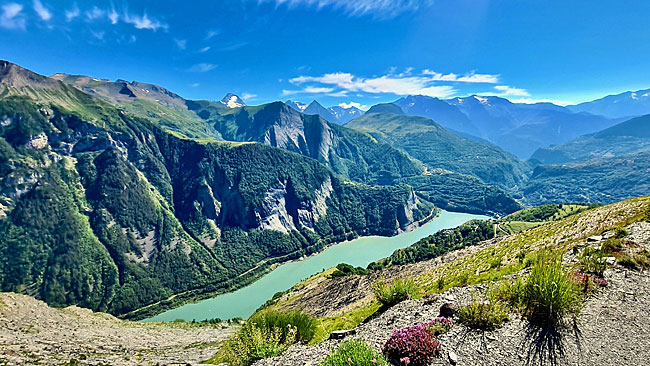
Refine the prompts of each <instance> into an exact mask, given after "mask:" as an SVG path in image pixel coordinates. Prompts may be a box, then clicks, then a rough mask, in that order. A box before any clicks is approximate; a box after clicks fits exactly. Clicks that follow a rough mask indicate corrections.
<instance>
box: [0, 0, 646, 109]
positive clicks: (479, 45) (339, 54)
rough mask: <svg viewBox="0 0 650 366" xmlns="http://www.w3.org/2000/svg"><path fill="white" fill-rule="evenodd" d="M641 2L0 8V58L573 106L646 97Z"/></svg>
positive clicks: (106, 71)
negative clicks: (636, 94)
mask: <svg viewBox="0 0 650 366" xmlns="http://www.w3.org/2000/svg"><path fill="white" fill-rule="evenodd" d="M648 15H650V2H649V1H635V0H630V1H625V2H622V1H603V0H590V1H574V0H572V1H566V0H564V1H551V0H548V1H543V0H541V1H540V0H537V1H528V0H501V1H489V0H448V1H443V0H437V1H432V0H393V1H390V0H356V1H345V0H223V1H218V0H213V1H191V2H190V1H186V2H179V1H163V0H161V1H134V0H125V1H112V2H111V1H55V0H0V58H2V59H6V60H9V61H12V62H15V63H18V64H20V65H22V66H25V67H27V68H30V69H32V70H34V71H36V72H39V73H41V74H45V75H50V74H53V73H55V72H65V73H72V74H85V75H92V76H95V77H101V78H107V79H111V80H114V79H118V78H121V79H126V80H138V81H144V82H151V83H156V84H159V85H162V86H165V87H167V88H169V89H171V90H172V91H175V92H177V93H179V94H181V95H182V96H184V97H186V98H190V99H210V100H215V99H221V97H222V96H223V95H224V94H226V93H227V92H234V93H237V94H239V95H240V96H242V97H244V99H245V100H246V101H247V102H248V103H249V104H260V103H264V102H269V101H274V100H287V99H293V100H299V101H303V102H310V101H311V100H313V99H317V100H319V101H321V102H322V103H323V104H324V105H328V106H329V105H335V104H339V103H358V104H359V105H365V106H369V105H372V104H376V103H378V102H386V101H393V100H395V99H397V98H398V97H400V96H401V95H407V94H425V95H431V96H438V97H444V98H447V97H453V96H465V95H470V94H491V95H500V96H504V97H507V98H509V99H511V100H514V101H537V100H553V101H559V102H564V103H568V102H581V101H587V100H591V99H595V98H598V97H601V96H604V95H607V94H612V93H619V92H623V91H626V90H638V89H646V88H650V67H649V66H648V65H649V64H648V60H649V59H650V28H648Z"/></svg>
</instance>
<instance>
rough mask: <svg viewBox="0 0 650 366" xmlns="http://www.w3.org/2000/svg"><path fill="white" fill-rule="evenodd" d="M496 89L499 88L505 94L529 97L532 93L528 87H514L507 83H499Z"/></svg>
mask: <svg viewBox="0 0 650 366" xmlns="http://www.w3.org/2000/svg"><path fill="white" fill-rule="evenodd" d="M494 89H496V90H498V91H499V92H500V94H501V95H503V96H514V97H529V96H530V94H529V93H528V91H527V90H526V89H520V88H513V87H510V86H507V85H497V86H495V87H494Z"/></svg>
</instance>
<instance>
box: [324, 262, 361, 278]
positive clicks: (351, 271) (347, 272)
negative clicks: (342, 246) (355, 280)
mask: <svg viewBox="0 0 650 366" xmlns="http://www.w3.org/2000/svg"><path fill="white" fill-rule="evenodd" d="M368 273H370V271H369V270H367V269H364V268H361V267H353V266H351V265H349V264H347V263H340V264H338V265H337V266H336V270H335V271H334V272H332V274H331V275H330V276H329V277H330V278H337V277H343V276H351V275H367V274H368Z"/></svg>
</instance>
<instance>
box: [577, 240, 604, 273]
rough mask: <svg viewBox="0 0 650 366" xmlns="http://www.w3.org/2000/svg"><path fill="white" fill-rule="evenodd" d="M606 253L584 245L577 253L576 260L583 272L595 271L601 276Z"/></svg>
mask: <svg viewBox="0 0 650 366" xmlns="http://www.w3.org/2000/svg"><path fill="white" fill-rule="evenodd" d="M605 258H606V255H605V252H604V250H602V249H594V248H591V247H586V248H584V249H583V250H581V251H580V253H579V254H578V262H579V263H580V267H581V269H582V270H583V271H584V272H588V273H595V274H597V275H599V276H601V277H602V275H603V273H604V272H605V270H606V269H607V261H606V260H605Z"/></svg>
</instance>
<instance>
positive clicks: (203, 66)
mask: <svg viewBox="0 0 650 366" xmlns="http://www.w3.org/2000/svg"><path fill="white" fill-rule="evenodd" d="M215 68H217V65H215V64H208V63H200V64H196V65H194V66H192V67H190V68H189V69H188V71H190V72H208V71H212V70H214V69H215Z"/></svg>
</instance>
